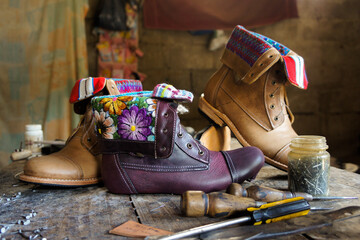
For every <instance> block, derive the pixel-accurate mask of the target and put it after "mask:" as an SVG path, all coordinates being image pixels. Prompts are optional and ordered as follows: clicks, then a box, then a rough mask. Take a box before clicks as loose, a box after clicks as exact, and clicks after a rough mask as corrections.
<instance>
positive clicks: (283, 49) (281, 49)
mask: <svg viewBox="0 0 360 240" xmlns="http://www.w3.org/2000/svg"><path fill="white" fill-rule="evenodd" d="M251 33H252V34H254V35H255V36H257V37H258V38H261V39H263V40H264V41H266V42H268V43H269V44H270V45H271V46H273V47H274V48H276V50H278V51H279V53H280V54H281V55H282V56H286V55H287V54H288V53H289V52H290V49H289V48H287V47H285V46H284V45H282V44H281V43H278V42H276V41H274V40H272V39H271V38H268V37H265V36H263V35H261V34H259V33H255V32H251Z"/></svg>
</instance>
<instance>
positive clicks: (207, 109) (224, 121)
mask: <svg viewBox="0 0 360 240" xmlns="http://www.w3.org/2000/svg"><path fill="white" fill-rule="evenodd" d="M199 109H200V110H201V111H202V112H203V113H204V114H206V115H207V116H208V117H209V118H211V119H212V120H213V121H214V122H215V123H216V124H217V125H219V126H221V127H224V126H228V127H229V128H230V130H231V131H232V132H233V133H234V135H235V137H236V138H237V140H238V141H239V142H240V143H241V145H243V146H244V147H248V146H251V145H250V144H249V143H248V142H247V141H246V140H245V138H244V137H243V136H242V135H241V134H240V132H239V130H238V129H237V128H236V126H235V125H234V123H233V122H232V121H231V120H230V119H229V118H228V117H227V116H226V115H225V114H223V113H221V112H220V111H219V110H217V109H216V108H214V107H213V106H211V105H210V103H208V102H207V101H206V100H205V98H204V96H203V95H202V96H200V99H199ZM265 162H267V163H268V164H270V165H272V166H274V167H277V168H279V169H281V170H285V171H287V166H286V165H285V164H282V163H280V162H278V161H275V160H274V159H272V158H270V157H268V156H265Z"/></svg>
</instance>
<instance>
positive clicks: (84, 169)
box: [19, 78, 142, 186]
mask: <svg viewBox="0 0 360 240" xmlns="http://www.w3.org/2000/svg"><path fill="white" fill-rule="evenodd" d="M114 80H115V81H114ZM114 80H113V79H105V78H87V79H81V80H79V81H78V82H77V83H76V84H75V86H74V88H73V91H72V95H71V97H70V102H71V103H74V110H75V112H76V113H81V114H84V116H83V117H82V119H81V120H80V123H79V124H78V127H77V128H76V129H75V130H74V132H73V133H72V134H71V136H70V137H69V138H68V139H67V141H66V145H65V147H64V148H63V149H62V150H60V151H59V152H56V153H53V154H50V155H47V156H41V157H35V158H32V159H30V160H28V161H27V162H26V164H25V167H24V173H23V174H21V175H20V176H19V178H20V180H22V181H25V182H30V183H36V184H44V185H58V186H85V185H91V184H96V183H98V182H99V181H100V180H101V172H100V165H101V158H102V156H101V154H99V152H98V150H97V146H98V140H97V137H96V134H95V132H94V126H95V122H94V118H93V115H92V108H91V105H90V100H91V98H92V97H93V96H95V95H103V94H112V95H117V94H120V92H121V93H125V92H129V91H134V92H135V91H139V90H142V85H141V82H140V81H136V80H120V79H114ZM114 107H116V106H114Z"/></svg>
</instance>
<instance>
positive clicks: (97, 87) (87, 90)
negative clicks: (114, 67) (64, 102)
mask: <svg viewBox="0 0 360 240" xmlns="http://www.w3.org/2000/svg"><path fill="white" fill-rule="evenodd" d="M105 84H106V80H105V78H92V77H88V78H82V79H80V80H78V81H77V82H76V83H75V85H74V87H73V89H72V91H71V95H70V103H75V102H77V101H81V100H83V99H85V98H88V97H90V96H93V95H94V94H96V93H98V92H100V91H101V90H102V89H103V88H104V87H105Z"/></svg>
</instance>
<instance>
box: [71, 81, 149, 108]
mask: <svg viewBox="0 0 360 240" xmlns="http://www.w3.org/2000/svg"><path fill="white" fill-rule="evenodd" d="M107 79H112V80H114V81H115V84H116V86H117V88H118V90H119V92H120V93H128V92H139V91H142V89H143V88H142V83H141V82H140V81H139V80H132V79H117V78H103V77H97V78H92V77H88V78H82V79H80V80H78V81H77V82H76V83H75V85H74V87H73V89H72V91H71V95H70V103H75V102H78V101H81V100H84V99H86V98H88V97H91V96H94V95H95V94H96V93H98V92H100V91H101V90H103V89H104V87H105V85H106V80H107Z"/></svg>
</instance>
